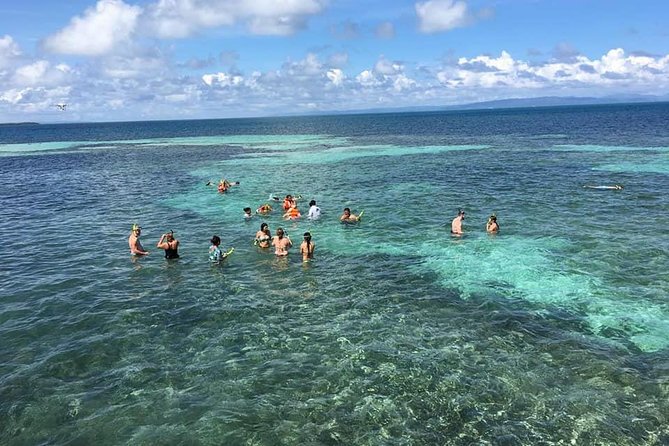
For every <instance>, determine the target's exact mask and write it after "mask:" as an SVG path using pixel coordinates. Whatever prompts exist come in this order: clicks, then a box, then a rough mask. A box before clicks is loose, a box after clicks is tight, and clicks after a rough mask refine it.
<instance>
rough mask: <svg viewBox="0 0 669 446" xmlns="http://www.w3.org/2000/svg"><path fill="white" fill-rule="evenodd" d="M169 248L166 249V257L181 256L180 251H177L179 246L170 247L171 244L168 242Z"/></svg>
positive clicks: (174, 257) (175, 257) (176, 257)
mask: <svg viewBox="0 0 669 446" xmlns="http://www.w3.org/2000/svg"><path fill="white" fill-rule="evenodd" d="M167 246H168V248H167V249H166V250H165V258H166V259H178V258H179V253H178V252H177V248H169V246H170V244H169V243H168V244H167Z"/></svg>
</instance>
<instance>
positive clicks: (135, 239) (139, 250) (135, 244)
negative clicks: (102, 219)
mask: <svg viewBox="0 0 669 446" xmlns="http://www.w3.org/2000/svg"><path fill="white" fill-rule="evenodd" d="M141 234H142V227H141V226H139V225H138V224H136V223H135V224H134V225H132V231H131V232H130V237H128V245H129V246H130V254H132V255H133V256H145V255H148V254H149V251H147V250H145V249H144V247H143V246H142V244H141V243H140V241H139V236H140V235H141Z"/></svg>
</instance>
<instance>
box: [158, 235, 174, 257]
mask: <svg viewBox="0 0 669 446" xmlns="http://www.w3.org/2000/svg"><path fill="white" fill-rule="evenodd" d="M156 247H158V248H160V249H164V250H165V258H166V259H178V258H179V253H178V249H179V240H177V239H175V238H174V231H170V232H166V233H165V234H163V235H161V236H160V240H158V244H157V245H156Z"/></svg>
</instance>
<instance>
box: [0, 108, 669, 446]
mask: <svg viewBox="0 0 669 446" xmlns="http://www.w3.org/2000/svg"><path fill="white" fill-rule="evenodd" d="M668 112H669V106H667V105H665V104H656V105H635V106H610V107H576V108H555V109H540V110H514V111H496V112H490V111H486V112H465V113H460V114H458V113H425V114H393V115H363V116H337V117H313V118H276V119H257V120H231V121H192V122H188V121H182V122H171V123H165V122H157V123H154V122H147V123H118V124H77V125H62V126H57V125H53V126H38V127H37V128H27V127H23V128H18V127H17V128H11V127H9V128H6V127H3V128H0V156H1V157H0V173H1V175H0V191H1V192H0V205H2V209H3V210H4V214H5V215H4V216H3V218H2V219H1V220H0V232H2V233H3V234H6V237H5V244H4V245H3V246H2V247H0V253H1V254H2V255H1V258H2V267H1V268H0V295H1V296H2V297H1V298H0V334H1V335H2V339H3V343H2V346H0V359H1V361H0V443H1V444H42V443H44V444H117V443H129V444H463V445H464V444H500V445H501V444H504V445H507V444H509V445H513V444H602V445H604V444H629V445H637V444H667V443H668V442H669V431H668V430H667V427H666V426H667V425H669V423H668V422H667V421H668V417H669V403H668V402H667V401H669V399H668V397H669V395H668V393H669V382H668V381H667V376H668V375H667V370H668V369H669V305H668V302H667V295H668V291H669V273H668V272H667V271H669V261H668V257H667V254H668V253H669V238H668V237H667V234H666V218H663V217H664V216H666V213H667V210H668V209H669V207H668V204H669V199H668V198H667V196H666V192H665V191H666V190H667V187H668V186H669V177H668V176H667V174H668V173H669V171H667V169H666V167H667V166H666V165H667V150H668V149H667V148H668V147H669V130H667V129H669V126H667V116H669V113H668ZM221 177H226V178H229V179H230V180H233V181H235V180H237V181H240V185H239V186H235V187H233V188H232V189H231V190H230V192H229V193H227V194H225V195H220V194H218V193H216V191H215V188H214V187H207V186H205V183H206V182H207V181H208V180H217V179H219V178H221ZM585 184H609V185H610V184H623V185H624V186H625V188H624V189H623V190H622V191H610V190H609V191H601V190H590V189H584V188H583V187H582V186H583V185H585ZM287 193H292V194H301V195H302V196H303V200H302V201H301V202H300V208H301V210H302V211H303V213H306V210H307V206H306V203H307V202H308V200H309V199H312V198H313V199H316V200H317V201H318V204H319V206H320V207H321V208H322V210H323V213H324V215H323V218H322V219H321V220H319V221H316V222H310V221H308V220H301V221H297V222H285V221H283V220H282V219H281V215H280V214H281V213H280V211H279V210H275V211H274V212H273V213H272V214H271V215H269V216H267V217H266V218H260V217H258V216H256V217H254V218H253V219H252V220H251V221H250V222H245V221H244V220H243V218H242V208H244V207H246V206H250V207H252V208H253V209H255V208H257V207H258V206H259V205H260V204H262V203H264V202H266V201H267V199H268V197H269V196H270V195H278V196H283V195H285V194H287ZM345 206H348V207H350V208H352V209H353V211H354V212H360V211H362V210H364V217H363V220H362V222H361V223H360V224H357V225H342V224H340V223H339V222H338V217H339V215H340V213H341V209H342V208H343V207H345ZM279 207H280V203H277V206H275V209H278V208H279ZM459 208H463V209H465V210H466V212H467V214H466V220H465V231H466V234H465V235H464V236H463V237H461V238H454V237H451V236H450V234H449V230H450V226H449V225H450V220H451V219H452V218H453V217H454V216H455V214H456V213H457V210H458V209H459ZM493 212H494V213H496V215H497V216H498V219H499V222H500V226H501V232H500V234H498V235H493V236H490V235H487V234H485V231H484V227H485V221H486V219H487V217H488V215H490V214H491V213H493ZM262 221H267V222H268V223H269V225H270V227H271V229H272V231H274V230H275V229H276V228H277V227H279V226H282V227H284V228H285V229H286V230H287V232H288V234H289V235H290V236H291V238H292V239H293V240H294V241H295V242H296V244H297V243H298V242H299V241H300V240H301V234H302V233H303V232H304V231H307V230H309V231H310V232H311V233H312V234H313V240H314V242H315V243H316V259H315V260H314V261H313V262H311V263H309V264H302V262H301V259H300V258H299V254H298V253H297V252H296V251H297V249H296V248H294V249H293V252H292V253H291V254H290V256H289V258H288V259H276V258H274V256H273V255H272V254H271V253H268V252H263V251H262V250H260V249H258V248H255V247H254V246H253V244H252V239H253V235H254V234H255V232H256V231H257V229H258V227H259V226H260V223H261V222H262ZM134 222H139V223H141V224H142V226H143V228H144V230H143V234H142V239H143V243H144V246H145V247H147V248H148V249H150V250H151V251H152V253H151V255H150V256H149V257H147V258H144V259H140V260H137V261H133V260H132V259H131V258H130V257H129V255H128V254H127V236H128V233H129V228H130V225H131V224H132V223H134ZM169 229H173V230H174V231H175V232H176V236H177V237H178V238H179V239H180V240H181V242H182V246H181V249H180V252H181V255H182V257H181V258H180V259H179V260H178V261H172V262H167V261H165V260H164V259H163V258H161V254H160V252H159V251H158V250H157V249H156V248H154V246H155V243H156V242H157V239H158V238H159V236H160V234H162V233H163V232H165V231H167V230H169ZM213 234H218V235H220V236H221V238H222V240H223V245H224V246H225V247H228V246H234V247H235V248H236V250H235V253H234V254H233V255H232V256H231V257H230V258H229V259H228V260H226V262H225V264H224V266H222V267H212V266H210V265H209V264H208V263H207V248H208V240H209V239H210V238H211V236H212V235H213Z"/></svg>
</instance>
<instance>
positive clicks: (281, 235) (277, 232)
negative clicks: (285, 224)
mask: <svg viewBox="0 0 669 446" xmlns="http://www.w3.org/2000/svg"><path fill="white" fill-rule="evenodd" d="M279 233H281V234H280V235H279ZM284 234H285V232H283V228H276V235H277V236H279V238H282V237H283V235H284Z"/></svg>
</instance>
